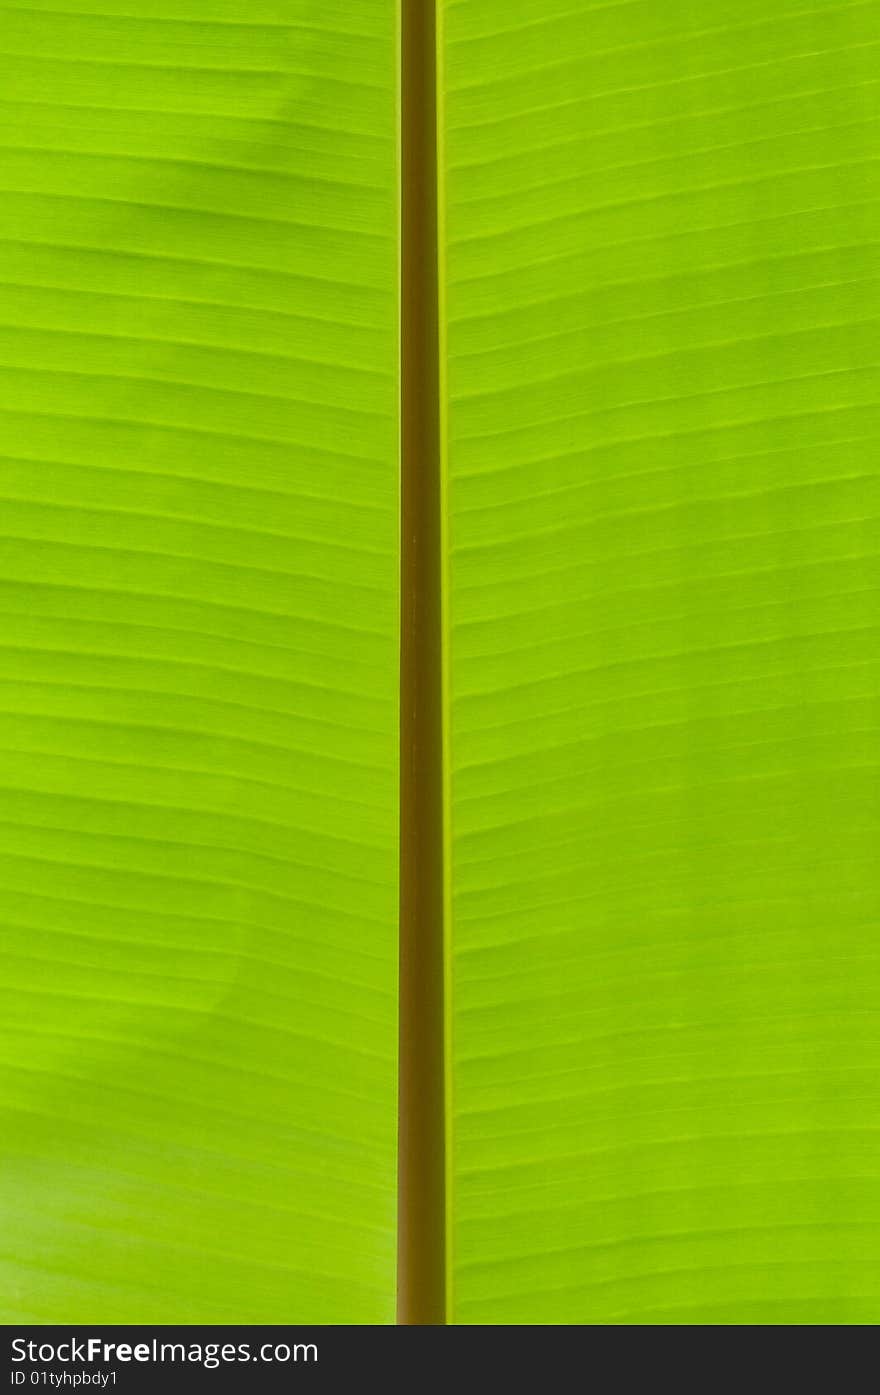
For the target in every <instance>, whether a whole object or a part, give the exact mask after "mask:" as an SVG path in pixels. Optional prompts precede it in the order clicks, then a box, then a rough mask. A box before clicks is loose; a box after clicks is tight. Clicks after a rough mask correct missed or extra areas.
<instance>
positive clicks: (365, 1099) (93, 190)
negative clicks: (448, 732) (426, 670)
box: [0, 0, 398, 1323]
mask: <svg viewBox="0 0 880 1395" xmlns="http://www.w3.org/2000/svg"><path fill="white" fill-rule="evenodd" d="M396 28H397V21H396V6H395V3H394V0H358V3H357V4H356V5H352V4H349V3H345V0H248V3H245V0H186V3H185V4H184V5H183V6H182V7H181V5H179V4H176V3H174V0H136V3H132V0H101V3H100V4H98V5H96V4H94V3H88V0H52V3H51V5H48V6H45V7H44V6H28V5H25V4H11V5H4V6H2V10H0V48H2V51H3V76H2V80H0V450H2V460H0V496H2V505H0V506H2V514H3V523H2V532H3V542H2V548H0V612H2V621H0V626H2V630H0V636H2V643H0V660H2V666H0V790H2V798H0V917H2V924H3V930H2V950H3V952H2V960H0V965H2V967H0V996H2V1003H3V1012H2V1023H0V1067H2V1069H0V1139H2V1144H0V1158H2V1179H0V1209H2V1221H0V1230H2V1246H0V1320H2V1321H4V1322H20V1321H32V1322H87V1321H94V1320H100V1321H102V1322H135V1321H144V1322H163V1321H164V1322H174V1321H177V1322H199V1321H201V1322H212V1321H215V1322H223V1321H237V1322H243V1323H249V1322H257V1321H267V1322H272V1321H274V1322H283V1321H294V1320H295V1321H303V1322H309V1321H318V1322H386V1321H391V1320H393V1315H394V1290H395V1263H394V1250H395V1207H396V1196H395V1192H396V1169H395V1138H396V1035H397V1004H396V973H397V969H396V965H397V932H396V901H397V866H396V864H397V793H396V787H397V755H396V752H397V681H398V677H397V675H398V667H397V608H398V595H397V592H398V583H397V569H398V560H397V529H398V479H397V318H398V307H397V232H396V229H397V188H396V182H397V171H396V160H397V155H396V150H397V131H396V101H397V97H396V93H397V77H396V72H395V64H396V45H397V33H396Z"/></svg>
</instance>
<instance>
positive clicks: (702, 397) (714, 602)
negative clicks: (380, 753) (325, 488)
mask: <svg viewBox="0 0 880 1395" xmlns="http://www.w3.org/2000/svg"><path fill="white" fill-rule="evenodd" d="M442 17H443V27H444V38H443V43H442V52H441V71H442V81H443V91H442V101H443V117H442V121H441V138H442V161H443V196H444V204H445V239H444V244H443V258H444V287H445V331H446V356H445V372H446V393H445V402H444V407H445V413H446V423H447V461H448V480H447V509H448V517H447V526H448V534H449V561H448V565H449V578H448V587H449V589H448V596H447V609H448V626H447V664H448V723H449V754H450V765H451V768H450V772H449V779H450V800H449V825H450V856H451V865H450V880H451V891H452V903H451V912H450V922H449V933H450V938H451V944H450V955H451V988H452V1006H451V1030H452V1036H451V1048H450V1051H451V1058H450V1059H451V1075H452V1079H451V1131H452V1142H451V1172H452V1179H451V1180H452V1204H451V1269H452V1307H451V1313H452V1318H453V1320H454V1321H457V1322H472V1323H497V1322H504V1323H544V1322H552V1323H578V1322H590V1323H611V1324H614V1323H630V1324H643V1323H681V1324H689V1323H703V1324H715V1323H752V1322H759V1323H767V1322H769V1323H776V1324H788V1323H819V1324H823V1323H859V1322H876V1321H877V1318H878V1316H880V1244H878V1241H880V1167H878V1154H877V1145H876V1139H877V1128H878V1125H880V1098H878V1088H877V1079H878V1076H877V1067H878V1033H877V1005H878V1001H880V998H878V989H880V973H878V958H877V943H876V932H877V911H878V903H877V902H878V898H877V876H876V854H877V832H878V782H877V749H878V748H877V712H878V708H877V698H878V645H877V593H876V584H877V579H878V546H877V544H878V533H877V503H878V477H877V471H876V445H877V442H876V436H877V379H876V363H877V343H878V338H877V334H878V324H877V315H878V308H880V302H878V291H877V287H878V281H877V273H878V262H877V241H878V219H877V196H878V183H877V163H876V161H877V153H878V145H877V135H878V126H877V115H878V106H877V92H878V87H877V70H876V64H877V54H878V41H880V9H878V6H877V5H876V3H855V4H853V3H843V0H824V3H818V4H817V3H813V4H811V5H804V4H803V3H800V0H798V3H795V0H771V2H770V3H766V0H765V2H764V3H761V4H760V5H759V4H755V3H750V0H747V3H744V4H743V3H737V4H733V3H732V2H730V0H720V3H717V4H713V5H712V6H709V7H707V6H698V5H693V4H690V3H686V2H685V0H671V2H670V3H667V4H655V3H648V2H647V0H634V3H622V4H612V5H609V4H605V3H601V4H593V3H587V4H574V3H572V0H540V3H539V0H484V3H481V4H469V3H466V0H444V2H443V4H442Z"/></svg>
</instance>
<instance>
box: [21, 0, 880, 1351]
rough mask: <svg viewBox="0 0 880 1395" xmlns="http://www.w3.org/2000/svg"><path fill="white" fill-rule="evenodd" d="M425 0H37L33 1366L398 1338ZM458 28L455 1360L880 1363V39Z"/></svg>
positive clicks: (28, 213)
mask: <svg viewBox="0 0 880 1395" xmlns="http://www.w3.org/2000/svg"><path fill="white" fill-rule="evenodd" d="M425 3H426V4H427V3H429V0H425ZM401 8H402V5H401V3H398V0H357V3H354V0H252V3H249V4H245V3H244V0H188V3H187V4H186V5H185V6H184V7H183V8H182V9H181V8H180V7H178V6H176V5H174V4H173V3H172V0H104V3H102V4H101V5H100V6H95V5H94V4H88V3H87V0H51V4H46V5H26V4H23V3H22V4H9V5H0V51H2V54H3V73H2V77H0V257H2V266H0V340H2V343H0V431H2V440H0V452H2V459H0V500H2V505H0V507H2V514H3V523H2V528H0V611H2V633H0V765H2V769H0V791H2V796H0V923H2V946H0V947H2V953H0V1001H2V1003H3V1013H2V1018H0V1065H2V1071H0V1214H2V1235H3V1240H2V1245H0V1321H3V1322H7V1323H9V1322H16V1323H19V1322H36V1323H59V1322H70V1323H78V1322H95V1321H100V1322H104V1323H114V1322H115V1323H121V1322H183V1323H198V1322H218V1323H222V1322H239V1323H256V1322H290V1321H296V1322H306V1323H307V1322H323V1323H388V1322H392V1321H393V1320H394V1315H395V1303H396V1288H397V1262H396V1249H397V1243H398V1237H397V1230H398V1224H397V1205H398V1201H397V1164H396V1152H397V1131H398V1105H397V1076H398V1070H397V1057H398V1043H397V1034H398V981H397V980H398V970H397V960H398V880H399V878H398V861H399V852H398V817H399V814H398V810H399V796H398V779H399V776H398V745H399V714H398V706H399V704H398V685H399V659H398V651H399V643H400V636H399V620H398V615H399V602H400V595H399V590H400V586H399V579H398V574H399V568H400V555H399V554H400V548H399V487H400V479H399V475H400V467H399V459H398V457H399V444H398V431H399V421H398V418H399V410H398V398H399V379H400V372H399V332H398V322H399V318H400V313H401V308H402V307H401V306H400V304H399V290H398V275H399V272H398V267H399V256H400V233H399V226H400V201H401V197H402V195H403V194H404V191H402V190H401V188H400V173H399V170H400V157H399V148H400V141H401V138H402V133H401V131H400V130H399V87H400V83H401V80H402V77H403V78H404V79H405V76H406V75H401V74H400V72H399V71H398V69H399V61H400V36H399V30H400V22H401ZM437 13H438V21H439V31H438V42H437V53H436V58H437V75H438V102H439V111H438V128H437V130H438V151H439V183H438V194H439V203H440V224H439V230H438V243H439V262H440V346H439V394H440V397H439V406H440V410H441V416H442V422H443V443H442V447H443V451H442V453H443V481H442V491H441V494H440V497H438V499H437V507H438V510H439V511H440V514H441V519H440V522H441V524H442V528H443V533H444V538H445V550H444V557H443V568H442V575H438V577H437V586H438V588H441V587H442V599H443V606H444V636H443V669H444V673H443V703H442V705H443V720H444V743H443V752H442V759H443V772H442V773H443V776H444V779H445V811H444V812H445V818H444V829H445V831H444V839H445V849H444V851H445V871H446V887H447V900H446V907H445V914H446V922H445V953H446V959H447V965H446V971H447V972H446V984H445V992H446V1004H445V1007H446V1018H447V1027H446V1039H445V1049H446V1082H445V1083H446V1111H445V1113H446V1117H445V1129H446V1140H447V1160H446V1161H447V1178H446V1181H447V1198H446V1203H447V1204H446V1215H447V1243H446V1248H445V1252H444V1253H443V1254H441V1255H438V1256H436V1260H437V1263H438V1264H440V1265H443V1266H444V1267H445V1270H446V1275H447V1286H448V1306H447V1313H446V1318H447V1320H448V1321H450V1322H454V1323H490V1324H494V1323H566V1324H568V1323H596V1324H617V1323H620V1324H654V1323H676V1324H717V1323H773V1324H789V1323H808V1324H829V1323H847V1324H849V1323H873V1322H876V1321H877V1320H878V1319H880V1152H878V1148H877V1144H876V1138H877V1131H878V1127H880V1088H878V1066H880V1031H878V1020H877V1009H878V1004H880V971H878V964H880V957H878V952H877V949H876V948H875V945H876V927H877V923H878V878H877V874H876V855H877V847H878V823H880V782H878V778H877V763H878V761H877V752H878V745H877V727H878V722H877V716H878V699H880V672H878V668H880V648H878V642H877V633H876V630H877V616H878V611H877V600H876V592H877V581H878V570H880V569H878V555H880V549H878V541H880V539H878V530H877V503H878V473H877V469H876V460H875V448H876V447H875V442H876V435H877V431H876V427H877V419H878V418H877V401H878V394H877V382H876V347H875V346H876V344H877V342H878V339H877V335H878V311H880V295H878V262H877V244H878V218H877V208H878V192H880V190H878V183H877V163H876V159H877V131H878V116H880V109H878V91H880V81H878V78H877V76H876V63H877V53H878V46H880V4H878V2H877V0H862V2H861V3H858V2H856V3H853V2H852V0H819V3H815V0H814V3H813V4H811V5H808V4H805V3H804V0H763V3H761V4H758V2H757V0H739V3H736V4H735V3H733V0H716V3H713V4H712V5H711V6H699V5H696V4H694V3H690V2H689V0H666V2H665V3H660V0H616V3H613V4H609V3H607V0H584V2H583V3H579V2H578V0H437ZM403 308H404V310H405V307H403ZM403 1045H404V1049H406V1042H404V1043H403Z"/></svg>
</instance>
